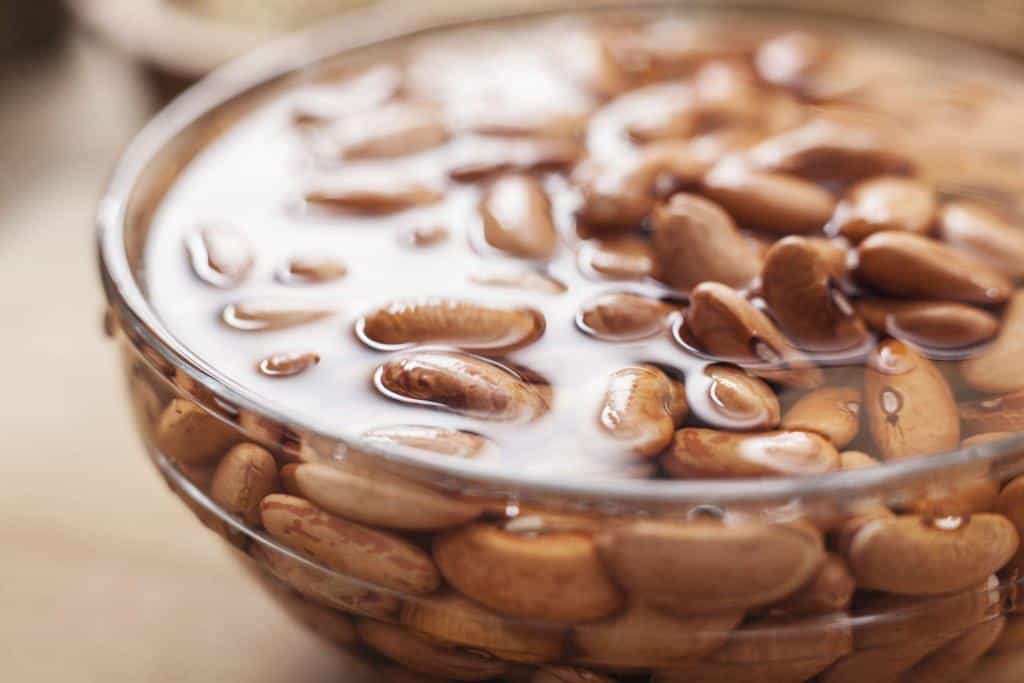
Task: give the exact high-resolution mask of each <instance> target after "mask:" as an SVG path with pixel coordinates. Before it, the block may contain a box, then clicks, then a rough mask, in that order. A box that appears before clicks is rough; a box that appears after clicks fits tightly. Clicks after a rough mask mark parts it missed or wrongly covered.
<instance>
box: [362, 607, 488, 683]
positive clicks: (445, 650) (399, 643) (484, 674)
mask: <svg viewBox="0 0 1024 683" xmlns="http://www.w3.org/2000/svg"><path fill="white" fill-rule="evenodd" d="M356 631H357V632H358V633H359V637H360V638H361V639H362V640H363V642H365V643H366V644H367V645H369V646H370V647H372V648H373V649H374V650H377V651H378V652H380V653H381V654H383V655H385V656H386V657H388V658H389V659H391V660H393V661H396V662H398V663H399V664H401V665H402V666H404V667H406V668H408V669H411V670H412V671H415V672H417V673H421V674H425V675H427V676H438V677H440V678H448V679H452V680H456V681H485V680H488V679H491V678H494V677H496V676H500V675H502V674H503V673H504V672H505V670H506V669H507V668H508V664H507V663H506V662H503V661H501V660H500V659H495V658H493V657H490V656H486V655H483V654H479V653H477V652H472V651H470V650H464V649H462V648H452V647H445V646H443V645H438V644H436V643H433V642H431V641H429V640H426V639H425V638H422V637H420V636H417V635H415V634H413V633H412V632H410V631H409V630H407V629H405V628H403V627H401V626H395V625H394V624H385V623H383V622H380V621H374V620H372V619H362V620H360V621H359V623H357V624H356Z"/></svg>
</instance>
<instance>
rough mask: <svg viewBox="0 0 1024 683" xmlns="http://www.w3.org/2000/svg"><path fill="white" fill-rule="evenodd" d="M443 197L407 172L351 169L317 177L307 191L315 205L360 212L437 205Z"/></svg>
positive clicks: (397, 210) (309, 198)
mask: <svg viewBox="0 0 1024 683" xmlns="http://www.w3.org/2000/svg"><path fill="white" fill-rule="evenodd" d="M442 197H443V195H442V193H441V191H440V190H439V189H437V188H436V187H433V186H431V185H429V184H427V183H426V182H423V181H421V180H418V179H416V178H414V177H411V176H408V175H403V174H400V173H396V172H394V171H382V170H373V171H369V170H359V171H356V170H354V169H352V168H346V170H345V172H344V173H340V174H336V175H333V176H329V177H324V178H320V179H318V180H316V181H315V182H314V183H313V184H312V185H311V186H310V187H309V188H307V189H306V191H305V194H304V198H305V200H306V202H308V203H309V204H312V205H314V206H317V207H320V208H323V209H328V210H333V211H341V212H351V213H357V214H359V213H362V214H388V213H396V212H399V211H405V210H407V209H412V208H415V207H418V206H427V205H430V204H436V203H437V202H439V201H441V199H442Z"/></svg>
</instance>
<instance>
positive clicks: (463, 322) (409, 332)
mask: <svg viewBox="0 0 1024 683" xmlns="http://www.w3.org/2000/svg"><path fill="white" fill-rule="evenodd" d="M544 327H545V321H544V315H543V314H542V313H541V312H540V311H537V310H535V309H532V308H511V307H502V306H488V305H484V304H478V303H474V302H470V301H464V300H460V299H447V298H428V299H412V300H406V301H393V302H391V303H389V304H386V305H385V306H382V307H380V308H377V309H374V310H373V311H371V312H369V313H367V314H366V315H364V316H363V317H361V318H360V319H359V320H358V321H357V322H356V333H357V334H358V336H359V338H360V339H362V340H363V341H364V342H365V343H367V344H369V345H371V346H373V347H375V348H381V349H385V350H393V349H396V348H401V347H404V346H409V345H413V344H445V345H451V346H458V347H459V348H461V349H463V350H465V351H470V352H472V353H478V354H481V355H504V354H505V353H508V352H509V351H513V350H515V349H520V348H522V347H524V346H528V345H530V344H532V343H533V342H535V341H536V340H537V339H539V338H540V337H541V335H543V334H544Z"/></svg>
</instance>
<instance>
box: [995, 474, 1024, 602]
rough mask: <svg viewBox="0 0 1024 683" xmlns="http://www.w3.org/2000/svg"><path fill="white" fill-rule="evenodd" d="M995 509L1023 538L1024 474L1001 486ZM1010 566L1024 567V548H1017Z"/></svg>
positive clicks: (1018, 568)
mask: <svg viewBox="0 0 1024 683" xmlns="http://www.w3.org/2000/svg"><path fill="white" fill-rule="evenodd" d="M995 510H996V512H998V513H999V514H1001V515H1004V516H1005V517H1006V518H1007V519H1008V520H1010V523H1011V524H1013V526H1014V528H1015V529H1017V533H1018V534H1021V538H1024V476H1017V477H1015V478H1014V479H1011V480H1010V481H1009V483H1007V484H1006V485H1005V486H1004V487H1003V490H1002V491H1000V492H999V496H998V497H997V498H996V504H995ZM1012 566H1013V568H1014V569H1017V570H1021V569H1024V548H1020V549H1018V551H1017V554H1016V556H1014V558H1013V563H1012ZM1018 611H1020V610H1018Z"/></svg>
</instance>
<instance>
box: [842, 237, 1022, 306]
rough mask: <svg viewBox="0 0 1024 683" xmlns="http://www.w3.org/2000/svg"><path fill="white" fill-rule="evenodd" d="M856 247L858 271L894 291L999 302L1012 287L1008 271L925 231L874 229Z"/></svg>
mask: <svg viewBox="0 0 1024 683" xmlns="http://www.w3.org/2000/svg"><path fill="white" fill-rule="evenodd" d="M857 253H858V255H859V256H860V261H859V263H858V264H857V270H856V273H857V277H858V278H860V279H861V280H862V281H863V282H865V283H866V284H868V285H871V286H872V287H875V288H877V289H879V290H881V291H883V292H886V293H888V294H893V295H896V296H901V297H908V298H919V299H940V300H949V301H961V302H964V303H975V304H999V303H1002V302H1004V301H1006V300H1007V299H1009V298H1010V294H1011V293H1012V291H1013V285H1012V283H1011V282H1010V281H1009V280H1008V279H1007V278H1006V276H1004V275H1002V274H1001V273H999V272H997V271H995V270H992V269H991V268H989V267H988V266H986V265H985V264H984V263H982V262H980V261H978V260H977V259H975V258H973V257H971V256H969V255H967V254H965V253H963V252H960V251H957V250H956V249H953V248H952V247H948V246H946V245H944V244H942V243H940V242H936V241H935V240H932V239H929V238H927V237H922V236H921V235H915V234H912V233H908V232H896V231H886V232H876V233H875V234H874V235H872V236H871V237H868V238H867V239H866V240H864V241H863V242H862V243H861V245H860V246H859V247H858V248H857Z"/></svg>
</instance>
